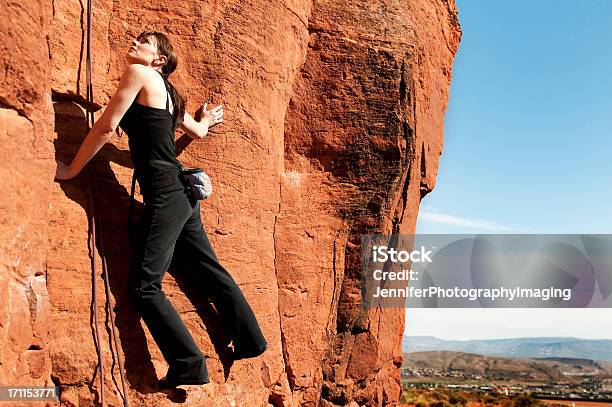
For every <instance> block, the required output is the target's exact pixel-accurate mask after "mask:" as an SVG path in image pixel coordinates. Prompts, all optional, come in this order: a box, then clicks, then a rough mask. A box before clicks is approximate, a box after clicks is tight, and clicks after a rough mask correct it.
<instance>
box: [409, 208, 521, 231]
mask: <svg viewBox="0 0 612 407" xmlns="http://www.w3.org/2000/svg"><path fill="white" fill-rule="evenodd" d="M429 209H430V208H429V207H425V208H424V209H421V210H420V211H419V220H420V221H422V222H425V223H442V224H445V225H453V226H464V227H469V228H474V229H485V230H491V231H495V232H520V231H521V230H520V229H519V227H518V226H516V225H504V224H501V223H498V222H494V221H490V220H486V219H471V218H462V217H460V216H455V215H450V214H446V213H438V212H434V211H431V210H429Z"/></svg>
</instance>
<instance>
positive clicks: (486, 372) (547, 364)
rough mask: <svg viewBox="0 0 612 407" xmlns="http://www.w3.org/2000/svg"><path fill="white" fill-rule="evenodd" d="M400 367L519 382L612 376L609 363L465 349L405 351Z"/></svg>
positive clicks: (414, 370)
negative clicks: (515, 355) (490, 353)
mask: <svg viewBox="0 0 612 407" xmlns="http://www.w3.org/2000/svg"><path fill="white" fill-rule="evenodd" d="M402 368H407V369H410V370H411V371H413V372H418V373H420V374H419V375H421V376H423V375H424V376H436V375H437V373H444V374H450V373H452V372H454V373H455V374H456V373H461V374H463V375H466V376H480V377H482V378H486V379H497V380H502V379H503V380H521V381H544V382H551V381H555V382H556V381H565V380H572V379H573V380H581V377H584V376H597V377H599V378H608V377H612V363H610V362H598V361H593V360H589V359H576V358H545V359H532V358H506V357H497V356H483V355H476V354H473V353H464V352H450V351H437V352H414V353H405V354H404V362H403V364H402Z"/></svg>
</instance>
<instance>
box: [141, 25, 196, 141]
mask: <svg viewBox="0 0 612 407" xmlns="http://www.w3.org/2000/svg"><path fill="white" fill-rule="evenodd" d="M147 37H154V38H155V40H156V43H157V49H158V51H159V53H160V54H161V55H165V56H166V58H167V59H168V61H167V62H166V64H165V65H163V66H162V72H161V74H162V77H163V78H164V82H166V83H167V84H168V85H169V86H168V87H169V88H170V97H171V98H172V105H173V106H174V111H173V113H172V116H173V117H172V125H173V127H174V129H176V128H177V127H178V126H179V125H180V124H181V123H182V122H183V116H184V115H185V100H183V97H182V96H181V95H180V94H179V93H178V91H177V90H176V88H175V87H174V86H173V85H172V84H171V83H170V81H169V80H168V76H170V74H171V73H172V72H174V70H175V69H176V65H177V64H178V57H177V56H176V52H174V47H173V46H172V44H171V43H170V40H169V39H168V37H166V34H164V33H161V32H159V31H143V32H142V33H140V35H138V37H136V39H137V40H138V41H142V40H143V39H145V38H147Z"/></svg>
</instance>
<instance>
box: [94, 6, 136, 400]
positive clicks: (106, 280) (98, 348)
mask: <svg viewBox="0 0 612 407" xmlns="http://www.w3.org/2000/svg"><path fill="white" fill-rule="evenodd" d="M91 22H92V4H91V0H87V60H86V82H87V84H86V87H87V91H86V92H87V104H86V114H85V115H86V119H87V131H88V132H89V130H90V129H91V128H92V127H93V123H94V108H93V107H94V106H93V105H94V98H93V80H92V76H93V75H92V67H91ZM93 164H95V163H93ZM88 175H89V183H88V192H89V213H90V227H89V230H90V234H91V235H90V238H89V250H90V256H91V258H92V273H93V274H92V291H93V292H92V297H93V303H94V310H93V313H94V322H95V333H96V351H97V353H98V366H99V367H100V368H99V373H100V402H101V403H102V406H104V405H105V403H104V361H103V358H102V349H101V346H100V328H99V325H98V296H97V274H98V273H97V270H96V222H95V219H98V220H99V221H100V225H102V224H103V223H104V222H103V221H102V217H101V215H102V214H101V212H100V211H98V210H97V209H98V208H97V205H96V201H95V200H94V197H97V196H98V190H97V182H96V181H97V177H96V167H95V165H94V166H93V168H92V167H91V166H90V168H89V169H88ZM99 248H100V250H99V252H100V259H101V260H102V271H103V274H104V288H105V293H106V307H107V312H108V315H110V320H111V326H112V329H111V336H112V338H113V345H114V348H115V352H114V353H113V348H112V346H111V353H113V356H115V354H116V357H117V361H118V364H119V374H120V376H121V388H122V390H123V394H122V395H121V396H122V398H123V405H124V406H125V407H128V398H127V392H126V389H125V377H124V375H123V365H122V363H121V354H120V352H119V345H118V343H117V334H116V332H115V331H116V327H115V317H114V314H113V307H112V301H111V292H110V283H109V278H108V265H107V264H106V254H105V250H104V232H103V230H102V228H101V227H100V242H99ZM112 373H113V369H112V367H111V376H112Z"/></svg>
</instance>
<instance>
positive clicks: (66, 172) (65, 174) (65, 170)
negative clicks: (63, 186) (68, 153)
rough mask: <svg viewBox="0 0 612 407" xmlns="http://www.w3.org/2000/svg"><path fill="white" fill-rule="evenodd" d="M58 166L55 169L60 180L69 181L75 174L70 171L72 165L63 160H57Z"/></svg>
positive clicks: (56, 177) (56, 176)
mask: <svg viewBox="0 0 612 407" xmlns="http://www.w3.org/2000/svg"><path fill="white" fill-rule="evenodd" d="M55 163H56V164H57V168H56V169H55V179H56V180H59V181H67V180H69V179H72V178H73V177H74V176H73V175H72V174H71V173H70V167H69V166H68V165H66V164H64V163H63V162H61V161H57V160H56V161H55Z"/></svg>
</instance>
